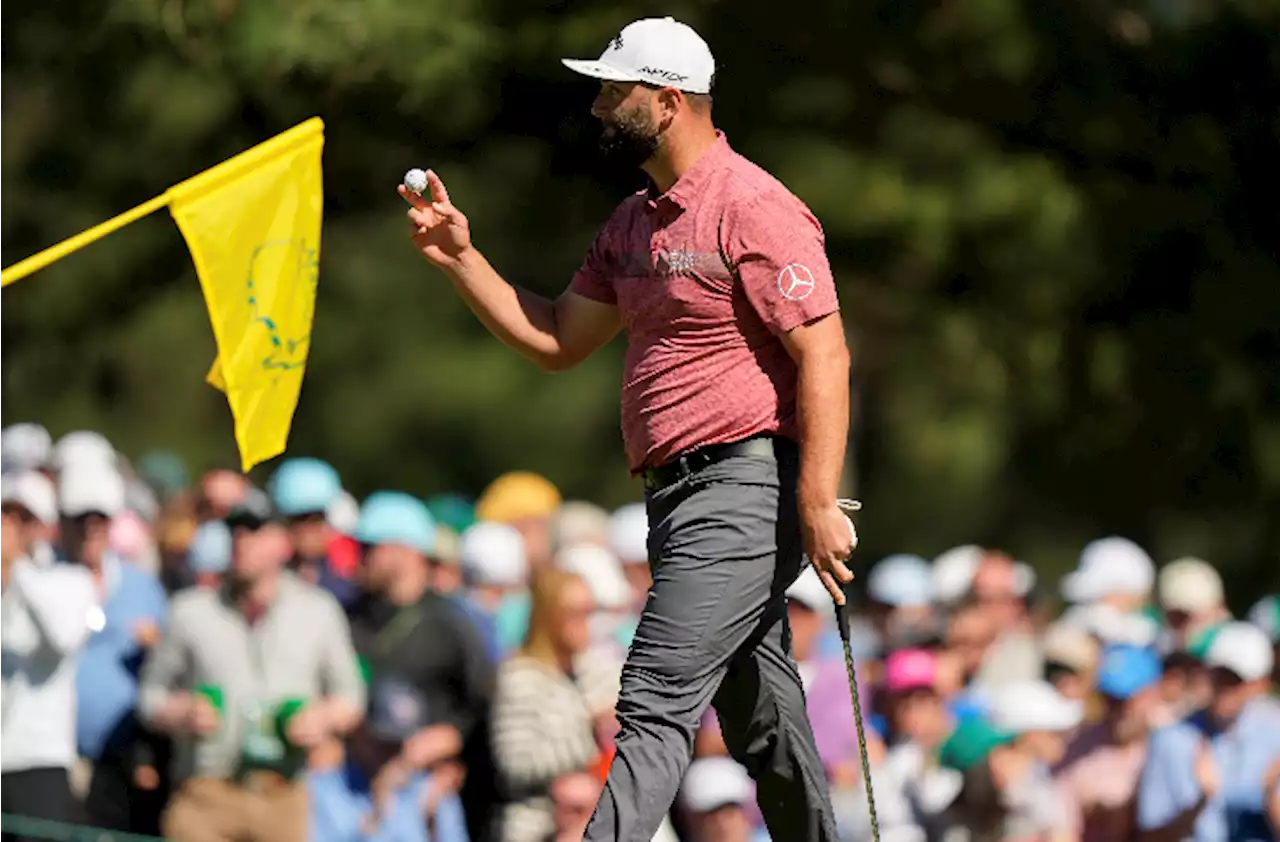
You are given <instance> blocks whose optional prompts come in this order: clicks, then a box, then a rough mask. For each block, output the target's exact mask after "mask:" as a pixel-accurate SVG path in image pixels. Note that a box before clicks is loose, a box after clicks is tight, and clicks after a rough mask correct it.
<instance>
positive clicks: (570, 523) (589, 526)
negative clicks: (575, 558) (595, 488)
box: [551, 500, 609, 552]
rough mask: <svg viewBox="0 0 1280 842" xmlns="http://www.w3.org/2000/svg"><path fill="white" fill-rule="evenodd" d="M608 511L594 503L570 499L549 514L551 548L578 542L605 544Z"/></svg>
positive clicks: (560, 548)
mask: <svg viewBox="0 0 1280 842" xmlns="http://www.w3.org/2000/svg"><path fill="white" fill-rule="evenodd" d="M608 543H609V513H608V512H606V511H605V510H604V509H602V508H600V507H599V506H597V505H596V504H595V503H587V502H584V501H582V500H570V501H568V502H567V503H561V504H560V508H558V509H556V511H555V514H553V515H552V516H551V548H552V550H553V551H556V552H558V551H560V550H562V549H564V548H565V547H572V546H576V545H578V544H595V545H596V546H607V545H608Z"/></svg>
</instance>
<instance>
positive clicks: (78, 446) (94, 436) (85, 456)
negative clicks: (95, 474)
mask: <svg viewBox="0 0 1280 842" xmlns="http://www.w3.org/2000/svg"><path fill="white" fill-rule="evenodd" d="M116 458H117V457H116V450H115V448H114V447H112V446H111V442H109V441H107V437H106V436H104V435H102V433H97V432H94V431H93V430H76V431H75V432H71V433H67V434H66V435H65V436H63V437H62V438H60V439H58V443H57V444H55V445H54V446H53V462H54V465H55V466H56V467H57V468H58V470H65V469H66V468H67V467H68V466H69V465H73V464H76V463H79V462H105V463H106V464H108V465H114V464H116Z"/></svg>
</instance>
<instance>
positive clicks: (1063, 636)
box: [1041, 622, 1100, 673]
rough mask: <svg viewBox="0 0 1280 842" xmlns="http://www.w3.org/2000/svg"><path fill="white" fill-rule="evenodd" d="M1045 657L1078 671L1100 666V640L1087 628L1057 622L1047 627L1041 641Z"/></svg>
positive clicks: (1089, 670) (1086, 670)
mask: <svg viewBox="0 0 1280 842" xmlns="http://www.w3.org/2000/svg"><path fill="white" fill-rule="evenodd" d="M1041 648H1042V649H1043V650H1044V659H1045V660H1046V661H1051V662H1053V663H1055V664H1061V665H1062V666H1064V667H1069V668H1070V669H1072V670H1074V671H1075V672H1078V673H1087V672H1092V671H1093V670H1094V669H1095V668H1096V667H1097V666H1098V656H1099V654H1100V653H1099V647H1098V641H1097V640H1096V639H1094V637H1093V635H1091V634H1089V632H1088V631H1087V630H1085V629H1084V628H1081V627H1080V626H1078V625H1073V624H1071V623H1063V622H1057V623H1054V624H1053V625H1051V626H1049V628H1047V629H1045V632H1044V639H1043V640H1042V641H1041Z"/></svg>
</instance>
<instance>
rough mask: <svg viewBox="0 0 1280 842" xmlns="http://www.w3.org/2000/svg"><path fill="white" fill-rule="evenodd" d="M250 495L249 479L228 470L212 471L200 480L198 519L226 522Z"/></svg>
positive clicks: (201, 520)
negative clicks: (246, 496) (234, 509)
mask: <svg viewBox="0 0 1280 842" xmlns="http://www.w3.org/2000/svg"><path fill="white" fill-rule="evenodd" d="M248 493H249V479H248V478H247V477H246V476H244V475H243V474H240V473H237V472H235V471H230V470H226V469H222V470H216V471H210V472H209V473H207V474H205V475H204V476H203V477H201V478H200V494H199V497H198V499H197V500H196V518H197V519H198V520H199V522H200V523H203V522H205V521H206V520H225V519H226V517H227V515H229V514H230V513H231V510H232V509H233V508H234V507H235V506H237V505H239V504H240V503H241V502H243V500H244V499H245V495H247V494H248Z"/></svg>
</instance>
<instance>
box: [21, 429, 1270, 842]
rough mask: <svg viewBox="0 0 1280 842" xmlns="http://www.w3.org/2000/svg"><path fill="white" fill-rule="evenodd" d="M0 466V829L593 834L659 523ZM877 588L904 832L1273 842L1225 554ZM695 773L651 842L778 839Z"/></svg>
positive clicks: (995, 558) (966, 561)
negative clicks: (1055, 576)
mask: <svg viewBox="0 0 1280 842" xmlns="http://www.w3.org/2000/svg"><path fill="white" fill-rule="evenodd" d="M0 451H2V457H3V498H2V503H3V506H2V512H3V530H2V533H3V611H2V615H0V616H2V622H3V630H2V634H0V642H2V644H3V691H2V692H3V695H2V704H3V732H2V734H0V781H2V783H3V792H2V793H0V800H2V801H3V810H4V813H5V822H6V825H5V842H8V840H9V839H15V840H17V839H24V838H54V837H49V836H46V835H44V833H45V832H44V831H42V830H41V829H40V828H41V826H40V825H38V824H33V823H27V824H23V822H22V819H23V818H26V819H35V820H41V819H43V820H54V821H61V822H67V823H71V824H82V825H88V826H92V827H97V828H106V829H109V830H118V831H130V832H134V833H141V834H147V835H152V836H164V837H165V838H168V839H173V840H178V842H206V841H207V842H250V841H252V842H268V840H270V842H277V841H278V842H358V841H359V842H428V840H430V842H467V841H468V840H469V842H568V840H578V839H580V838H581V834H582V830H583V828H584V827H585V825H586V822H587V820H588V819H589V818H590V815H591V812H592V809H593V808H594V805H595V802H596V799H597V796H598V795H599V793H600V790H601V787H602V786H603V781H604V778H605V776H606V774H607V771H608V768H609V764H610V760H611V750H612V748H611V741H612V739H613V735H614V734H615V732H616V730H617V723H616V721H615V719H614V714H613V710H614V704H615V701H616V698H617V693H618V687H619V677H620V671H621V666H622V663H623V660H624V659H625V656H626V652H627V648H628V646H629V644H630V639H631V637H632V635H633V633H634V631H635V629H636V626H637V624H638V622H639V621H640V617H641V612H642V609H643V607H644V602H645V597H646V594H647V592H648V587H649V583H650V575H651V574H650V569H649V564H648V557H649V552H648V547H647V543H648V525H647V521H646V517H645V511H644V506H643V504H641V503H634V504H630V505H627V506H623V507H622V508H621V509H619V510H617V511H615V512H612V513H610V512H607V511H605V510H603V509H601V508H600V507H598V506H595V505H593V504H591V503H587V502H580V501H564V500H562V499H561V495H560V493H559V492H558V491H557V489H556V488H555V487H554V486H553V485H552V484H551V483H550V482H549V481H547V480H546V479H545V478H542V477H540V476H537V475H534V474H530V473H523V472H514V473H509V474H506V475H504V476H502V477H499V478H498V479H496V480H495V481H494V482H493V483H492V484H491V485H490V486H489V487H488V488H487V489H486V490H485V491H484V492H483V494H481V495H480V497H479V498H478V499H477V500H476V501H474V502H472V501H470V500H468V499H465V498H464V497H462V496H460V495H441V496H437V497H432V498H429V499H426V500H421V499H418V498H416V497H414V496H412V495H410V494H407V493H405V492H401V491H394V490H386V491H378V492H375V493H373V494H370V495H368V496H367V497H366V498H365V499H364V500H362V501H357V500H356V499H354V498H353V496H352V495H351V494H350V493H348V492H347V491H346V490H344V488H343V484H342V479H341V477H340V476H339V474H338V472H337V471H336V470H335V469H334V468H333V467H332V466H330V465H328V464H327V463H325V462H323V461H320V460H317V459H310V458H289V459H286V460H284V461H283V462H282V463H281V464H280V465H279V466H278V467H277V468H276V469H275V471H274V472H273V473H272V474H271V476H270V479H269V481H268V482H267V483H266V485H265V487H264V488H261V489H259V488H255V487H254V486H253V485H252V484H251V483H250V482H249V480H248V479H247V478H246V477H245V476H243V475H242V474H240V473H238V472H235V471H230V470H217V471H212V472H210V473H207V474H205V475H204V476H202V477H199V478H197V479H196V480H195V481H194V482H191V481H189V480H188V477H187V474H186V469H185V466H184V465H183V463H182V462H181V461H180V460H178V459H177V458H175V457H174V456H172V455H171V454H165V453H159V452H156V453H151V454H147V455H146V456H144V457H142V458H140V459H137V460H136V461H135V460H130V459H128V458H126V457H125V456H123V455H122V454H120V453H118V452H117V451H116V450H115V448H114V447H113V446H112V445H111V444H110V443H109V442H108V441H107V440H106V439H105V438H104V437H102V436H101V435H99V434H97V433H94V432H89V431H79V432H73V433H70V434H68V435H66V436H64V437H62V438H60V439H58V440H56V441H54V440H53V439H52V437H51V436H50V435H49V434H48V432H47V431H46V430H45V429H44V428H42V427H40V426H38V425H35V424H17V425H13V426H10V427H8V428H6V429H4V430H3V432H2V434H0ZM858 568H859V571H860V578H861V579H862V580H863V581H862V583H861V588H860V591H861V592H863V595H862V597H861V599H860V600H859V609H858V610H856V611H855V612H853V614H854V616H853V621H852V622H853V629H852V638H853V641H854V649H855V653H854V654H855V659H856V663H857V669H858V673H859V674H858V682H859V688H860V695H861V698H862V699H863V703H864V709H865V710H866V712H867V715H868V722H867V739H868V749H869V752H870V762H871V790H872V793H873V794H874V801H875V806H876V813H877V817H878V824H879V833H880V836H881V838H883V839H884V842H908V840H910V842H917V841H919V842H960V840H973V842H978V841H979V840H1017V842H1024V840H1025V842H1031V841H1032V840H1035V842H1104V840H1129V839H1142V840H1147V842H1159V840H1183V839H1194V840H1197V842H1227V841H1228V840H1274V839H1276V837H1277V828H1280V701H1278V700H1277V699H1276V697H1275V696H1274V691H1275V688H1276V687H1277V684H1278V682H1280V675H1278V674H1277V672H1278V671H1277V649H1278V648H1280V597H1276V596H1268V597H1265V598H1263V599H1261V600H1260V601H1259V602H1258V603H1257V605H1256V606H1254V607H1253V609H1252V610H1251V611H1249V612H1248V613H1247V615H1246V616H1243V617H1241V618H1236V617H1233V616H1232V614H1231V612H1230V610H1229V609H1228V607H1227V605H1226V601H1225V598H1224V593H1223V582H1222V578H1221V576H1220V575H1219V573H1218V572H1217V571H1216V570H1215V569H1214V568H1213V567H1212V566H1211V565H1210V564H1208V563H1206V562H1205V561H1202V560H1200V559H1195V558H1183V559H1178V560H1175V561H1172V562H1170V563H1168V564H1165V565H1163V566H1162V567H1160V568H1158V569H1157V565H1156V564H1155V563H1154V562H1153V560H1152V559H1151V558H1150V556H1149V555H1148V554H1147V553H1146V552H1145V551H1144V550H1143V549H1142V548H1140V547H1139V546H1137V545H1136V544H1135V543H1133V542H1131V541H1129V540H1127V539H1124V538H1120V537H1104V538H1100V539H1099V540H1096V541H1093V542H1092V543H1090V544H1088V545H1087V546H1085V547H1084V548H1083V550H1082V552H1081V554H1080V557H1079V563H1078V568H1077V569H1076V570H1075V571H1074V572H1072V573H1071V574H1069V575H1068V576H1067V577H1066V578H1065V579H1064V580H1063V581H1062V582H1061V583H1060V586H1058V587H1057V588H1056V589H1055V588H1047V587H1044V586H1042V584H1041V583H1039V582H1037V576H1036V571H1035V570H1034V568H1033V567H1031V566H1029V565H1027V564H1023V563H1021V562H1018V561H1016V560H1014V559H1013V558H1011V557H1010V556H1009V555H1007V554H1006V553H1004V552H1001V551H1000V550H998V549H994V548H981V547H977V546H964V547H957V548H955V549H952V550H949V551H948V552H946V553H943V554H942V555H940V556H938V557H937V558H935V559H932V560H926V559H924V558H921V557H918V556H914V555H893V556H890V557H888V558H884V559H881V560H878V561H876V562H875V563H874V564H871V565H870V566H869V567H868V566H867V565H866V564H865V560H859V564H858ZM862 570H866V573H865V575H862V574H861V571H862ZM1053 590H1057V591H1059V593H1058V594H1057V595H1059V596H1060V597H1061V601H1062V602H1064V603H1065V604H1066V606H1067V607H1066V610H1065V611H1064V612H1062V613H1061V614H1060V615H1059V616H1056V617H1055V616H1052V615H1051V614H1050V613H1049V611H1048V605H1049V602H1050V600H1048V599H1046V598H1045V596H1046V594H1048V593H1049V592H1051V591H1053ZM787 596H788V607H787V610H788V619H789V626H790V642H791V647H792V650H793V654H794V657H795V659H796V662H797V664H798V666H799V670H800V674H801V676H802V678H803V681H804V684H805V690H806V698H807V705H808V711H809V717H810V721H811V723H812V725H813V729H814V733H815V736H816V739H817V743H818V747H819V751H820V754H821V757H822V760H823V763H824V765H825V768H826V772H827V775H828V778H829V783H830V787H831V792H832V796H833V801H834V803H835V808H836V817H837V823H838V825H839V827H840V831H841V834H842V837H843V838H844V839H846V840H851V841H852V842H862V840H868V839H870V838H871V836H872V826H871V812H870V810H869V806H870V805H869V804H868V792H867V789H868V788H867V786H866V782H865V781H864V780H863V773H862V766H861V762H860V759H859V745H858V733H857V728H856V726H855V723H854V720H853V713H852V700H851V694H850V688H849V685H848V682H847V676H846V672H845V665H844V660H843V655H842V651H841V644H840V638H839V635H838V632H837V628H836V625H835V622H836V617H835V614H834V611H833V608H832V604H831V599H830V597H829V596H828V595H827V593H826V591H825V589H824V588H823V586H822V584H821V583H820V582H819V580H818V578H817V576H816V575H815V574H814V573H813V572H812V571H806V572H805V573H804V574H802V575H801V576H800V578H799V579H798V580H797V581H796V582H795V583H794V585H792V586H791V588H790V589H789V590H788V592H787ZM1052 601H1053V602H1057V601H1058V600H1052ZM693 757H694V759H693V762H692V764H691V765H690V767H689V768H688V771H687V772H686V774H685V776H684V779H683V782H682V784H681V786H680V796H679V799H678V800H677V803H676V804H675V806H674V808H673V809H672V811H671V814H670V815H669V816H668V818H667V820H666V822H664V824H663V825H662V827H661V828H659V829H658V830H657V835H656V836H655V837H654V838H655V840H663V842H763V841H764V840H769V839H770V838H772V842H787V835H786V829H785V828H775V829H774V832H773V834H772V837H770V834H769V832H768V830H767V829H766V828H764V827H763V824H762V821H761V818H760V814H759V811H758V810H757V808H756V806H755V796H754V790H753V785H752V782H751V778H750V776H749V774H748V772H747V770H746V769H745V768H743V767H742V766H741V765H739V764H738V763H737V762H736V761H735V760H733V759H732V758H731V757H730V756H729V752H728V749H727V748H726V746H725V744H724V742H723V741H722V740H721V739H720V736H719V731H718V727H717V720H716V715H715V712H714V711H713V710H709V711H708V712H707V714H706V716H705V718H704V720H703V726H702V728H701V729H700V731H699V733H698V735H697V738H696V740H695V744H694V746H693Z"/></svg>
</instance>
